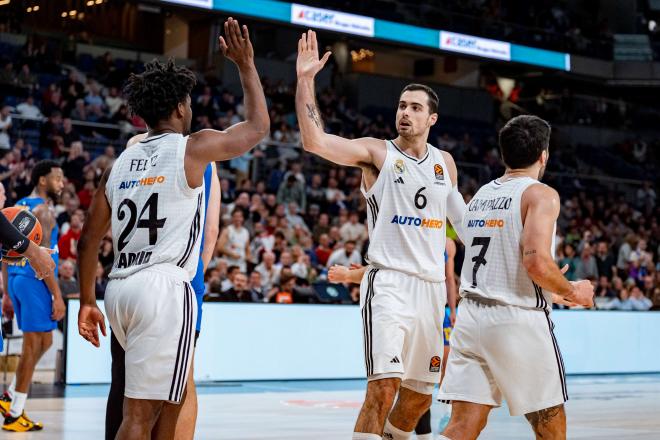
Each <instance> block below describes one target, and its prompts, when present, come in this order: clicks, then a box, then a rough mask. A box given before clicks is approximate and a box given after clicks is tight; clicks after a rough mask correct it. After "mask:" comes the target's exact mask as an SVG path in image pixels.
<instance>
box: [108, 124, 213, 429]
mask: <svg viewBox="0 0 660 440" xmlns="http://www.w3.org/2000/svg"><path fill="white" fill-rule="evenodd" d="M145 137H146V133H144V134H139V135H136V136H133V137H132V138H131V139H130V140H129V141H128V143H127V147H130V146H132V145H134V144H136V143H138V142H140V141H141V140H142V139H144V138H145ZM204 202H205V204H206V209H205V211H204V212H205V213H206V218H205V221H204V231H203V232H202V240H201V244H200V246H201V251H200V255H199V262H198V264H197V272H196V273H195V278H193V279H192V281H191V283H190V284H191V285H192V287H193V289H194V291H195V297H196V298H197V323H196V327H195V342H197V338H198V337H199V334H200V331H201V325H202V302H203V299H204V293H205V291H204V290H205V285H204V272H205V271H206V267H207V266H208V264H209V262H210V261H211V258H212V257H213V251H214V250H215V243H216V241H217V239H218V233H219V228H220V181H219V180H218V174H217V171H216V167H215V164H214V163H211V164H209V165H208V166H207V167H206V170H205V171H204ZM110 352H111V355H112V379H111V384H110V394H109V396H108V403H107V406H106V417H105V438H106V440H113V439H114V438H115V436H116V435H117V431H118V430H119V427H120V426H121V422H122V419H123V414H122V407H123V402H124V384H125V374H124V373H125V370H124V356H125V353H124V349H123V348H122V347H121V345H120V344H119V341H117V338H116V337H115V336H114V334H111V341H110ZM164 411H166V412H167V411H171V412H173V414H166V417H161V418H160V420H159V422H158V424H157V425H156V426H155V427H154V431H153V432H154V435H155V436H156V438H157V433H158V432H173V431H175V436H174V438H175V439H176V440H188V439H193V438H194V435H195V424H196V420H197V391H196V388H195V381H194V380H193V372H192V369H191V372H190V375H189V377H188V385H187V392H186V395H185V397H184V401H183V402H182V404H181V405H179V406H176V407H166V408H165V409H164ZM165 425H167V426H165Z"/></svg>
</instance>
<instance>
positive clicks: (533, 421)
mask: <svg viewBox="0 0 660 440" xmlns="http://www.w3.org/2000/svg"><path fill="white" fill-rule="evenodd" d="M525 418H526V419H527V420H528V421H529V423H530V425H532V429H533V430H534V434H536V438H537V439H543V440H548V439H549V440H565V439H566V412H565V411H564V405H557V406H553V407H551V408H546V409H542V410H540V411H535V412H533V413H529V414H525Z"/></svg>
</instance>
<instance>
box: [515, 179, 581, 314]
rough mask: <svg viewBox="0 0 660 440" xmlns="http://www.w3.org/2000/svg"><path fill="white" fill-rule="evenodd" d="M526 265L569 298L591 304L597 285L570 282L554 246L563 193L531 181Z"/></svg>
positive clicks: (524, 201)
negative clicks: (557, 261) (554, 252)
mask: <svg viewBox="0 0 660 440" xmlns="http://www.w3.org/2000/svg"><path fill="white" fill-rule="evenodd" d="M520 204H521V211H522V222H523V231H522V239H521V245H522V252H523V260H522V263H523V266H524V267H525V270H526V271H527V274H528V275H529V277H530V278H531V279H532V281H534V282H535V283H536V284H538V285H539V286H541V287H542V288H544V289H545V290H547V291H550V292H555V293H556V294H557V295H559V296H560V297H562V298H564V299H565V300H567V301H569V302H572V303H577V304H580V305H583V306H585V307H591V306H592V305H593V287H592V286H591V283H590V282H589V281H586V280H582V281H576V282H570V281H568V280H567V279H566V278H565V277H564V274H563V273H562V272H561V271H560V270H559V267H557V264H556V263H555V261H554V258H552V254H551V253H550V250H551V248H552V239H553V233H554V226H555V222H556V221H557V217H559V208H560V203H559V194H557V191H555V190H554V189H552V188H550V187H549V186H546V185H542V184H534V185H530V186H529V188H527V189H526V190H525V191H524V192H523V195H522V198H521V202H520Z"/></svg>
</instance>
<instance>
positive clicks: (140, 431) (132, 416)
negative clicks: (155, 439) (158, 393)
mask: <svg viewBox="0 0 660 440" xmlns="http://www.w3.org/2000/svg"><path fill="white" fill-rule="evenodd" d="M164 403H165V402H164V401H162V400H145V399H131V398H128V397H125V398H124V414H123V420H122V423H121V426H120V427H119V431H118V432H117V437H116V440H150V439H151V432H152V430H153V428H154V426H155V425H156V422H157V421H158V417H159V415H160V412H161V411H162V409H163V405H164Z"/></svg>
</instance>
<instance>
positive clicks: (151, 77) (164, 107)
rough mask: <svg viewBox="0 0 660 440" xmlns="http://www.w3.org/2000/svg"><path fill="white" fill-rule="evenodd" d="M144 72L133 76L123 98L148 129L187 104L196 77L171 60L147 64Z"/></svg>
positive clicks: (154, 61) (125, 87) (127, 83)
mask: <svg viewBox="0 0 660 440" xmlns="http://www.w3.org/2000/svg"><path fill="white" fill-rule="evenodd" d="M144 67H145V70H144V72H142V73H140V74H135V73H131V75H130V77H129V78H128V81H127V82H126V85H125V86H124V95H125V96H126V99H127V101H128V106H129V108H130V110H131V113H133V114H134V115H138V116H139V117H141V118H142V119H144V121H145V122H146V123H147V125H149V127H153V126H155V125H156V124H157V123H158V122H159V121H163V120H166V119H168V118H169V117H170V115H171V114H172V112H173V111H174V109H176V108H177V106H178V105H179V104H180V103H182V102H184V101H185V100H186V97H187V96H188V95H190V92H191V91H192V89H193V87H194V86H195V84H196V83H197V79H196V78H195V74H194V73H192V72H191V71H190V70H189V69H187V68H186V67H182V66H176V65H175V64H174V61H173V60H172V59H170V60H169V61H167V63H161V62H159V61H158V60H153V61H151V62H150V63H147V64H145V66H144Z"/></svg>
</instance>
